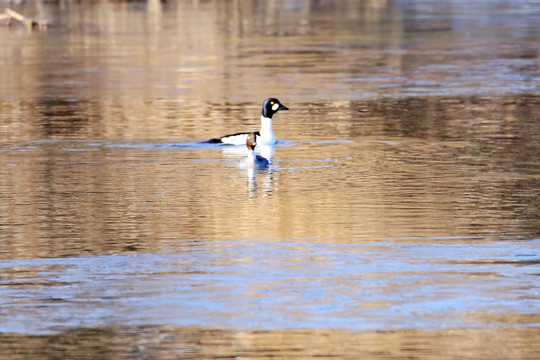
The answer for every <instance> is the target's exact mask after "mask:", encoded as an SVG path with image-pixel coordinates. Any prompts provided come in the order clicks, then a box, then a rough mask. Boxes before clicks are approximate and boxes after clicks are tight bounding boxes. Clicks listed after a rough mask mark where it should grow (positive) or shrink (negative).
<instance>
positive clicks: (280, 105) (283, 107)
mask: <svg viewBox="0 0 540 360" xmlns="http://www.w3.org/2000/svg"><path fill="white" fill-rule="evenodd" d="M278 110H289V108H288V107H286V106H285V105H283V104H279V107H278Z"/></svg>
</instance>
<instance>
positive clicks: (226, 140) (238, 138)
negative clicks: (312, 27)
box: [221, 134, 248, 145]
mask: <svg viewBox="0 0 540 360" xmlns="http://www.w3.org/2000/svg"><path fill="white" fill-rule="evenodd" d="M247 137H248V134H237V135H231V136H224V137H222V138H221V142H222V143H223V144H229V145H246V140H247Z"/></svg>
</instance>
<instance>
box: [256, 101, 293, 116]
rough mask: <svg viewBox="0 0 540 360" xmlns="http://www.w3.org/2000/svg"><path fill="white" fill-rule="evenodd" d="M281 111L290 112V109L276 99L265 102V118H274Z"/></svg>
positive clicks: (263, 112) (263, 109)
mask: <svg viewBox="0 0 540 360" xmlns="http://www.w3.org/2000/svg"><path fill="white" fill-rule="evenodd" d="M279 110H289V108H288V107H286V106H285V105H283V104H282V103H280V102H279V100H278V99H276V98H268V99H266V100H264V103H263V108H262V114H263V116H264V117H267V118H270V119H271V118H272V116H273V115H274V114H275V113H277V112H278V111H279Z"/></svg>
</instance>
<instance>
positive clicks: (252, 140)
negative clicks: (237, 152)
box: [246, 132, 257, 150]
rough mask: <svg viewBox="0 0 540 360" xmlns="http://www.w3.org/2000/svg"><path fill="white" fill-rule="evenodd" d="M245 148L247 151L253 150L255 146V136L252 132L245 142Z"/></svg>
mask: <svg viewBox="0 0 540 360" xmlns="http://www.w3.org/2000/svg"><path fill="white" fill-rule="evenodd" d="M246 146H247V148H248V149H249V150H255V146H257V136H256V135H255V133H254V132H251V133H249V135H248V137H247V140H246Z"/></svg>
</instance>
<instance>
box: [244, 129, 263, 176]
mask: <svg viewBox="0 0 540 360" xmlns="http://www.w3.org/2000/svg"><path fill="white" fill-rule="evenodd" d="M246 146H247V148H248V155H247V156H246V157H245V158H242V159H240V161H238V167H239V168H240V169H264V168H267V167H268V165H269V164H270V163H269V162H268V160H267V159H266V158H264V157H262V156H261V155H257V154H255V146H257V134H256V133H254V132H251V133H248V135H247V139H246Z"/></svg>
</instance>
